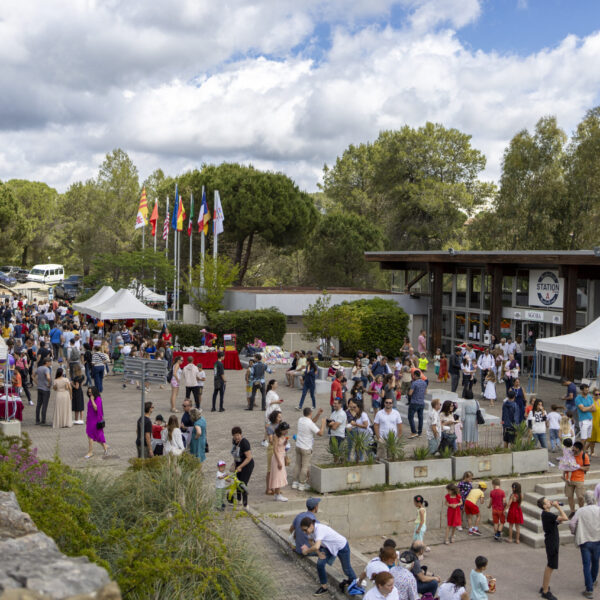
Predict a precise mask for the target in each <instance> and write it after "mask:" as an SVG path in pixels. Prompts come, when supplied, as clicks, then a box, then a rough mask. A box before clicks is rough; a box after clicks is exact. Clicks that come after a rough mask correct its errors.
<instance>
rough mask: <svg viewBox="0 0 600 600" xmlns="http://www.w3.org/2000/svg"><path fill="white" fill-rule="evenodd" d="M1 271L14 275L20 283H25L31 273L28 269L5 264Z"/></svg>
mask: <svg viewBox="0 0 600 600" xmlns="http://www.w3.org/2000/svg"><path fill="white" fill-rule="evenodd" d="M0 271H2V272H3V273H6V274H7V275H9V276H10V277H14V278H15V279H16V280H17V281H18V282H19V283H24V282H25V281H27V275H29V271H28V270H27V269H23V268H22V267H15V266H3V267H0Z"/></svg>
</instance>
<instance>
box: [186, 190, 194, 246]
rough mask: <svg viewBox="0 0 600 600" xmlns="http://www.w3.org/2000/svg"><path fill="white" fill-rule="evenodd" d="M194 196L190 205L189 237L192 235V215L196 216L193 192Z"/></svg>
mask: <svg viewBox="0 0 600 600" xmlns="http://www.w3.org/2000/svg"><path fill="white" fill-rule="evenodd" d="M191 196H192V203H191V206H190V219H189V221H188V232H187V233H188V237H190V236H191V235H192V217H193V216H194V194H191Z"/></svg>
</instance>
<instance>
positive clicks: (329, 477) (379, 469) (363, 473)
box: [310, 463, 385, 494]
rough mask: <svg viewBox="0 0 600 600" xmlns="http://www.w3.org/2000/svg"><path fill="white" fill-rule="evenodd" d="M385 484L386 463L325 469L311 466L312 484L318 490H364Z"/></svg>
mask: <svg viewBox="0 0 600 600" xmlns="http://www.w3.org/2000/svg"><path fill="white" fill-rule="evenodd" d="M382 484H385V465H384V464H380V463H374V464H372V465H353V466H351V467H331V468H329V469H323V468H322V467H319V466H318V465H311V467H310V485H311V487H312V488H314V489H315V490H317V492H320V493H322V494H323V493H325V492H340V491H342V490H364V489H367V488H370V487H373V486H374V485H382Z"/></svg>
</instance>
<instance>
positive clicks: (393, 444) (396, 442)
mask: <svg viewBox="0 0 600 600" xmlns="http://www.w3.org/2000/svg"><path fill="white" fill-rule="evenodd" d="M383 441H384V443H385V450H386V454H387V459H388V460H391V461H394V462H395V461H398V460H404V446H406V442H405V441H404V440H403V439H402V438H401V437H399V436H397V435H396V432H395V431H388V433H387V435H386V436H385V437H384V438H383Z"/></svg>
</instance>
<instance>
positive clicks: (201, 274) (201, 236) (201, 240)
mask: <svg viewBox="0 0 600 600" xmlns="http://www.w3.org/2000/svg"><path fill="white" fill-rule="evenodd" d="M204 244H205V242H204V224H202V233H201V234H200V288H202V287H203V286H204ZM598 364H600V363H598Z"/></svg>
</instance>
